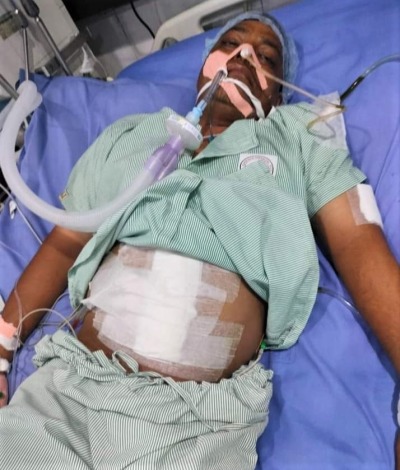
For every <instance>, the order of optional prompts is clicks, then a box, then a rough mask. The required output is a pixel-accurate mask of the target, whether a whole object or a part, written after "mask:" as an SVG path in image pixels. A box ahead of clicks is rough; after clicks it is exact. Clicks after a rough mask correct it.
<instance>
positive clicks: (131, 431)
mask: <svg viewBox="0 0 400 470" xmlns="http://www.w3.org/2000/svg"><path fill="white" fill-rule="evenodd" d="M119 359H123V361H124V362H125V363H126V364H127V365H128V366H129V367H130V368H131V369H132V371H133V372H132V373H127V372H126V371H125V369H124V368H123V367H122V366H121V364H120V362H119ZM34 361H35V363H36V364H37V365H38V366H39V369H38V371H37V372H35V373H34V374H32V375H31V376H30V377H29V378H28V379H26V380H25V382H24V383H23V384H22V385H21V386H20V387H19V389H18V390H17V392H16V393H15V395H14V397H13V399H12V400H11V402H10V404H9V405H8V406H7V407H5V408H3V409H1V410H0V468H1V469H2V470H3V469H4V470H6V469H7V470H14V469H15V470H25V469H29V470H36V469H38V470H39V469H40V470H45V469H49V470H50V469H51V470H54V469H57V470H64V469H68V470H80V469H82V470H84V469H85V470H86V469H101V470H117V469H138V470H139V469H140V470H151V469H160V470H167V469H173V470H180V469H182V470H195V469H196V470H200V469H201V470H205V469H213V470H214V469H221V470H222V469H224V470H225V469H226V470H228V469H229V470H235V469H238V470H239V469H240V470H247V469H248V470H250V469H254V467H255V465H256V462H257V454H256V442H257V438H258V437H259V435H260V434H261V433H262V431H263V430H264V428H265V426H266V423H267V416H268V404H269V400H270V398H271V394H272V384H271V378H272V372H271V371H267V370H265V369H264V367H263V366H262V365H261V364H259V363H253V364H250V365H249V366H246V367H242V368H241V369H239V371H237V372H236V373H235V374H234V375H233V377H232V378H230V379H223V380H221V381H220V382H219V383H208V382H203V383H196V382H193V381H188V382H175V381H173V380H172V379H170V378H168V377H161V376H160V375H159V374H155V373H152V372H138V365H137V363H136V361H134V360H133V359H132V358H131V357H129V356H128V355H126V354H125V353H118V352H116V353H115V354H114V356H113V358H112V360H110V359H107V357H106V356H105V355H104V353H103V352H102V351H97V352H94V353H92V352H90V351H89V350H88V349H87V348H86V347H85V346H84V345H83V344H82V343H80V342H79V341H78V340H76V339H75V338H74V337H73V336H71V335H68V334H66V333H64V332H62V331H58V332H57V333H55V334H54V335H53V336H46V337H45V338H43V339H42V340H41V342H40V343H39V344H38V345H37V347H36V356H35V358H34Z"/></svg>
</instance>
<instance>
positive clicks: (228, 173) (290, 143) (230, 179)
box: [63, 105, 365, 349]
mask: <svg viewBox="0 0 400 470" xmlns="http://www.w3.org/2000/svg"><path fill="white" fill-rule="evenodd" d="M170 113H171V111H170V110H163V111H162V112H160V113H157V114H152V115H141V116H133V117H127V118H124V119H122V120H120V121H118V122H117V123H115V124H114V125H112V126H110V127H109V128H108V129H107V130H106V131H105V132H104V133H103V134H102V135H101V136H100V137H99V139H98V140H97V141H96V142H95V143H94V144H93V145H92V147H91V148H90V149H89V150H88V151H87V152H86V153H85V155H84V156H83V157H82V159H81V160H80V161H79V162H78V164H77V166H76V167H75V169H74V170H73V173H72V175H71V178H70V181H69V184H68V187H67V191H66V197H65V198H64V199H63V203H64V205H65V206H66V208H67V209H75V210H83V209H88V208H92V207H96V206H100V205H102V204H103V203H104V202H107V201H109V200H110V199H111V198H113V197H114V196H115V194H117V193H118V192H120V191H121V190H122V189H123V188H124V187H126V185H128V184H129V182H130V181H131V180H132V179H133V178H134V175H135V174H137V172H138V170H139V169H140V168H142V166H143V164H144V162H145V160H146V158H147V157H148V156H149V155H150V154H151V152H152V151H153V150H155V149H156V148H157V147H159V146H160V145H161V144H163V143H164V142H165V141H166V139H167V137H168V136H167V133H166V130H165V125H164V122H165V119H166V118H167V117H168V116H169V115H170ZM314 117H315V116H314V115H313V114H312V113H311V112H309V110H308V107H307V105H292V106H281V107H279V108H278V109H277V110H276V111H275V112H273V113H272V115H271V116H270V117H268V118H266V119H264V120H259V121H254V120H241V121H237V122H235V123H233V124H232V125H231V126H230V127H229V128H228V129H227V130H226V131H225V132H224V133H222V134H221V135H220V136H218V137H217V138H216V139H215V140H213V141H212V142H211V143H210V144H209V145H208V146H207V147H206V148H205V150H204V151H203V152H201V153H200V154H199V155H198V156H197V157H196V158H194V159H193V158H192V155H191V154H190V153H189V152H186V153H185V154H184V155H183V156H182V158H181V160H180V163H179V169H178V170H177V171H175V172H174V173H172V174H171V175H170V176H169V177H167V178H165V179H164V180H162V181H160V182H158V183H156V184H154V185H153V186H151V187H150V188H149V189H147V190H146V191H145V192H143V193H142V194H141V195H139V196H138V198H137V199H136V200H135V201H133V202H132V203H130V204H129V205H128V206H127V207H125V208H123V209H121V210H120V211H119V212H118V213H116V214H114V215H113V216H112V217H110V218H109V219H108V220H107V221H105V222H104V223H103V225H102V226H101V227H100V229H99V230H98V232H97V234H96V235H95V236H94V237H93V239H92V240H91V241H90V242H89V244H88V245H87V246H86V247H85V249H84V250H83V252H82V253H81V255H80V257H79V258H78V260H77V262H76V264H75V266H74V267H73V268H72V269H71V271H70V278H69V289H70V295H71V298H72V300H73V302H74V303H75V304H77V303H79V301H80V300H81V299H82V297H84V295H85V293H86V290H87V286H88V283H89V281H90V280H91V278H92V276H93V275H94V273H95V271H96V269H97V267H98V265H99V263H100V262H101V259H102V258H103V256H104V255H105V254H106V253H107V252H108V250H109V249H110V248H111V247H112V246H113V245H114V243H115V242H116V241H117V240H120V241H123V242H125V243H128V244H132V245H136V246H147V247H159V248H162V249H166V250H171V251H176V252H181V253H183V254H185V255H187V256H191V257H193V258H199V259H203V260H205V261H207V262H210V263H213V264H216V265H218V266H221V267H223V268H225V269H228V270H231V271H234V272H238V273H240V274H241V276H242V277H243V278H244V279H245V280H246V281H247V283H248V284H249V285H250V287H251V288H252V289H253V290H254V291H255V292H256V293H257V294H258V295H259V296H260V297H261V298H263V299H265V300H266V301H268V320H267V332H266V334H267V342H268V346H269V347H271V348H275V349H279V348H287V347H289V346H291V345H292V344H294V343H295V341H296V340H297V338H298V336H299V334H300V333H301V331H302V330H303V328H304V326H305V324H306V321H307V319H308V316H309V314H310V312H311V309H312V306H313V303H314V301H315V295H316V291H317V285H318V276H319V274H318V263H317V256H316V250H315V243H314V240H313V235H312V232H311V228H310V223H309V218H310V217H312V216H313V215H314V214H315V213H316V212H317V211H318V210H319V209H320V208H321V207H322V206H323V205H324V204H326V203H327V202H329V201H330V200H331V199H333V198H334V197H336V196H338V195H339V194H341V193H343V192H344V191H346V190H348V189H350V188H351V187H353V186H355V185H356V184H358V183H359V182H361V181H362V180H363V179H364V178H365V176H364V175H363V174H362V173H361V172H360V171H359V170H357V169H356V168H354V167H353V165H352V162H351V159H350V158H349V156H348V154H347V152H346V151H344V150H343V149H331V148H329V146H326V145H322V144H321V141H320V140H318V139H316V138H315V137H314V136H313V135H311V134H310V133H308V132H307V130H306V124H307V123H308V122H309V121H310V120H311V119H314ZM243 154H255V155H258V156H259V155H263V156H265V155H267V156H268V155H269V156H271V155H272V156H273V158H275V159H276V160H277V166H276V173H274V175H272V174H271V172H270V170H269V169H268V167H267V166H266V165H265V164H263V161H262V159H261V161H256V162H255V163H253V164H251V165H249V166H247V167H245V168H244V169H239V162H240V157H241V155H243Z"/></svg>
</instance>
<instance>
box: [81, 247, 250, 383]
mask: <svg viewBox="0 0 400 470" xmlns="http://www.w3.org/2000/svg"><path fill="white" fill-rule="evenodd" d="M125 250H133V251H140V250H139V249H136V248H133V247H128V246H123V247H122V248H121V249H120V250H119V252H118V255H115V254H114V253H110V254H109V255H108V257H107V258H106V259H105V261H104V262H103V264H102V266H101V267H100V268H99V270H98V272H97V273H96V275H95V277H94V278H93V280H92V282H91V285H90V295H89V297H88V298H87V299H85V300H84V301H83V303H84V304H85V305H86V306H87V307H88V308H94V310H95V318H94V321H93V325H94V327H95V328H96V329H97V330H98V331H99V338H100V339H101V340H102V341H104V342H105V344H110V342H111V343H112V344H113V348H117V349H118V348H123V350H125V351H126V350H127V349H128V351H129V352H134V353H135V354H137V355H140V356H143V357H145V358H147V359H148V360H155V361H158V362H163V363H176V364H179V365H182V366H183V365H185V366H188V367H194V368H203V367H204V368H207V369H214V370H219V371H222V370H223V369H225V368H226V367H227V366H228V365H229V363H230V362H231V361H232V359H233V356H234V353H235V351H236V348H237V345H238V343H239V341H240V338H241V335H242V331H243V328H244V327H243V325H241V324H237V323H232V322H227V321H222V320H221V319H220V314H221V311H222V309H223V306H224V305H225V304H226V303H227V302H232V301H233V300H234V299H235V298H236V297H237V294H238V292H239V287H240V278H239V277H238V276H237V275H235V274H233V273H228V272H225V274H227V277H228V281H227V282H226V283H225V284H224V283H222V284H221V281H220V279H218V276H217V277H216V279H213V276H211V279H208V281H207V282H205V281H204V279H203V271H206V272H207V273H208V277H210V274H209V272H210V271H207V270H204V269H203V268H204V263H203V262H201V261H198V260H193V259H190V258H186V257H184V256H181V255H178V254H175V253H168V252H162V251H155V252H150V256H152V264H151V269H143V268H137V267H136V266H132V265H131V264H130V265H127V264H124V263H123V262H122V259H125V262H126V259H127V254H126V253H125ZM131 258H132V259H134V255H133V256H132V257H131ZM146 263H147V261H146ZM146 263H145V264H146ZM132 264H135V263H132ZM141 264H142V265H143V260H142V262H141ZM216 269H218V268H216ZM211 272H212V270H211ZM226 288H229V295H228V294H227V292H228V291H226V290H225V289H226ZM105 339H106V340H107V339H108V343H107V342H106V341H105ZM128 351H127V352H128ZM175 375H176V374H175Z"/></svg>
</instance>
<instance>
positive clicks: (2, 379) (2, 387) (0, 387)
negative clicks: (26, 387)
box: [0, 373, 8, 408]
mask: <svg viewBox="0 0 400 470" xmlns="http://www.w3.org/2000/svg"><path fill="white" fill-rule="evenodd" d="M7 400H8V381H7V375H6V374H2V373H0V408H2V407H3V406H6V405H7Z"/></svg>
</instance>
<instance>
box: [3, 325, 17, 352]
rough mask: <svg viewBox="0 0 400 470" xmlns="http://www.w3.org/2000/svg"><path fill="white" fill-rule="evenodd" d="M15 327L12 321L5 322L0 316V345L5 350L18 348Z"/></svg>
mask: <svg viewBox="0 0 400 470" xmlns="http://www.w3.org/2000/svg"><path fill="white" fill-rule="evenodd" d="M16 332H17V327H15V326H14V325H13V324H12V323H7V322H5V321H4V320H3V317H0V346H3V348H4V349H6V350H7V351H15V350H16V349H17V348H18V338H17V337H16Z"/></svg>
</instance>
